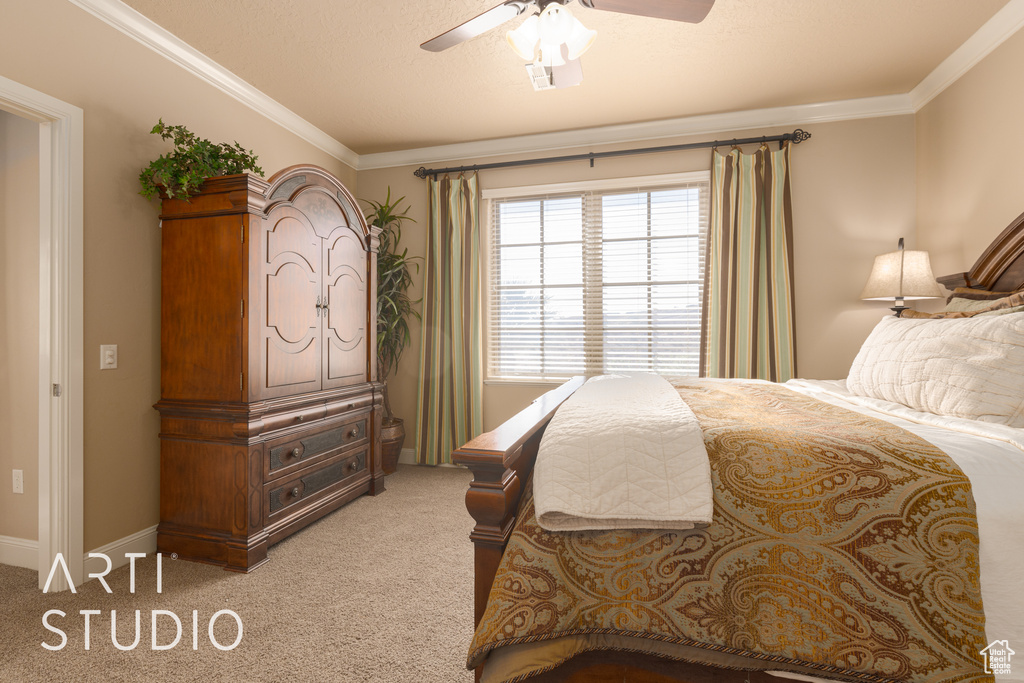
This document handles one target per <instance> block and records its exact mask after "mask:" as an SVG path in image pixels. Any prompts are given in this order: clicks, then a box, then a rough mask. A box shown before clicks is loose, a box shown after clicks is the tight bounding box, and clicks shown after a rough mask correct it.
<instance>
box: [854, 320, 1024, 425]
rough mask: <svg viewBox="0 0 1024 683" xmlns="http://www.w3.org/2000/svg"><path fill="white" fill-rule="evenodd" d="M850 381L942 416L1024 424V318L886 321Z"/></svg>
mask: <svg viewBox="0 0 1024 683" xmlns="http://www.w3.org/2000/svg"><path fill="white" fill-rule="evenodd" d="M846 386H847V388H848V389H849V390H850V391H851V392H853V393H854V394H858V395H860V396H867V397H869V398H877V399H882V400H885V401H892V402H894V403H901V404H903V405H905V406H907V407H909V408H913V409H915V410H922V411H925V412H929V413H935V414H936V415H946V416H951V417H963V418H968V419H972V420H980V421H982V422H997V423H1000V424H1005V425H1009V426H1010V427H1020V428H1024V315H1021V314H1016V315H997V316H987V317H973V318H965V319H962V320H927V319H925V320H913V319H911V320H903V319H900V318H897V317H895V316H889V317H886V318H883V319H882V320H881V322H879V323H878V325H876V326H875V329H874V330H872V331H871V334H870V335H869V336H868V338H867V340H866V341H865V342H864V345H863V346H862V347H861V349H860V352H859V353H858V354H857V357H856V358H855V359H854V360H853V365H852V366H851V367H850V376H849V377H848V378H847V380H846Z"/></svg>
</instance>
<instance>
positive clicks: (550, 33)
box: [537, 3, 573, 45]
mask: <svg viewBox="0 0 1024 683" xmlns="http://www.w3.org/2000/svg"><path fill="white" fill-rule="evenodd" d="M572 29H573V16H572V12H570V11H569V10H567V9H566V8H564V7H562V6H561V5H559V4H557V3H552V4H550V5H548V6H547V7H545V8H544V11H543V12H541V13H540V17H539V19H538V21H537V35H538V36H539V37H540V42H541V43H549V44H551V45H561V44H562V43H564V42H565V41H566V40H568V39H569V36H571V35H572Z"/></svg>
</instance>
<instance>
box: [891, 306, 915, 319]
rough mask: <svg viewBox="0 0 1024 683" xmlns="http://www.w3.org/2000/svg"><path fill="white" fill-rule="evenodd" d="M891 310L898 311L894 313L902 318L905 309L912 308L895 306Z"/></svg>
mask: <svg viewBox="0 0 1024 683" xmlns="http://www.w3.org/2000/svg"><path fill="white" fill-rule="evenodd" d="M889 310H890V311H896V312H895V313H893V315H894V316H896V317H897V318H902V317H903V311H909V310H910V306H893V307H892V308H890V309H889Z"/></svg>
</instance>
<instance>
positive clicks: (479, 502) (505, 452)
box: [452, 377, 584, 626]
mask: <svg viewBox="0 0 1024 683" xmlns="http://www.w3.org/2000/svg"><path fill="white" fill-rule="evenodd" d="M583 381H584V379H583V378H582V377H573V378H572V379H571V380H569V381H568V382H566V383H565V384H562V385H560V386H559V387H558V388H557V389H552V390H551V391H549V392H547V393H546V394H544V395H543V396H541V397H540V398H538V399H537V400H536V401H534V402H533V403H531V404H530V406H529V407H527V408H526V409H524V410H522V411H520V412H519V413H518V414H517V415H516V416H515V417H513V418H512V419H510V420H508V421H507V422H504V423H503V424H501V425H500V426H499V427H498V428H497V429H495V430H493V431H490V432H487V433H485V434H481V435H480V436H478V437H477V438H475V439H473V440H472V441H470V442H469V443H467V444H466V445H464V446H462V447H461V448H459V449H458V450H456V451H455V452H454V453H452V461H453V462H454V463H456V464H458V465H465V466H466V467H468V468H469V469H470V470H472V472H473V482H472V483H471V484H470V485H469V491H467V492H466V508H467V509H468V510H469V514H470V515H472V517H473V519H475V520H476V526H475V527H473V533H471V534H470V540H472V541H473V544H474V546H475V551H476V552H475V562H474V564H475V567H476V569H475V580H474V584H473V585H474V587H473V594H474V607H475V612H474V614H475V616H474V620H473V625H474V626H476V625H477V624H479V623H480V618H481V617H482V616H483V613H484V608H485V607H486V606H487V594H488V593H489V592H490V590H491V584H492V583H493V582H494V574H495V572H497V570H498V562H499V561H501V554H502V552H504V550H505V545H506V544H507V543H508V538H509V535H511V533H512V527H513V526H514V525H515V521H516V510H517V509H518V508H519V496H520V494H521V493H522V484H523V482H524V481H526V478H527V477H529V476H530V472H532V471H533V463H534V460H535V459H536V457H537V447H538V446H539V445H540V438H541V436H542V435H543V434H544V428H545V427H547V424H548V422H549V421H550V420H551V417H552V416H553V415H554V414H555V409H557V408H558V406H560V405H561V404H562V402H563V401H564V400H565V399H567V398H569V396H570V395H571V394H572V393H573V392H574V391H576V390H577V389H579V388H580V387H581V386H582V385H583Z"/></svg>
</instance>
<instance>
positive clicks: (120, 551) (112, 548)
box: [82, 524, 156, 576]
mask: <svg viewBox="0 0 1024 683" xmlns="http://www.w3.org/2000/svg"><path fill="white" fill-rule="evenodd" d="M92 552H94V553H97V554H99V553H102V554H104V555H106V556H107V557H109V558H110V563H111V568H112V569H117V568H118V567H123V566H124V565H126V564H128V558H127V557H125V556H124V554H125V553H146V554H147V555H149V554H152V553H155V552H156V525H155V524H154V525H153V526H151V527H149V528H148V529H143V530H142V531H136V532H135V533H134V534H131V535H130V536H125V537H124V538H121V539H118V540H116V541H114V542H113V543H108V544H106V545H105V546H102V547H100V548H96V549H95V550H93V551H92ZM82 567H83V570H84V572H85V575H86V576H88V575H89V574H99V573H101V572H103V570H104V569H106V568H107V563H106V562H104V561H103V558H101V557H89V554H88V553H86V555H85V561H84V563H83V565H82Z"/></svg>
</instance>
